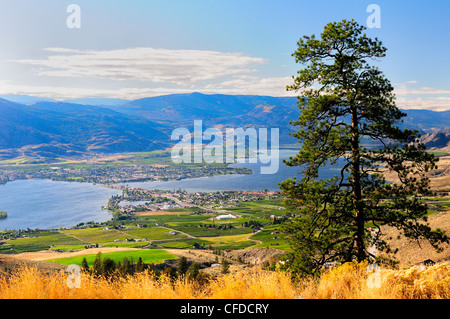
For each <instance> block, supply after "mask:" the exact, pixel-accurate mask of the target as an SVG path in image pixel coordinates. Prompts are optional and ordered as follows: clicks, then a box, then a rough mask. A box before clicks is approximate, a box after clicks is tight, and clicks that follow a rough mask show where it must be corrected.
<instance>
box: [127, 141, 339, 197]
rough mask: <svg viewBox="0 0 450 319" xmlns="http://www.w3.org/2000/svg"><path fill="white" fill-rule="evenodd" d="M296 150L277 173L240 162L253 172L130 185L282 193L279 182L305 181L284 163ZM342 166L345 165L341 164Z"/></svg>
mask: <svg viewBox="0 0 450 319" xmlns="http://www.w3.org/2000/svg"><path fill="white" fill-rule="evenodd" d="M297 152H298V151H296V150H280V158H279V169H278V172H277V173H276V174H261V172H260V166H261V165H266V166H267V165H268V164H261V163H248V162H246V163H236V164H231V165H230V166H233V167H245V168H250V169H252V171H253V174H251V175H236V174H233V175H217V176H210V177H199V178H192V179H184V180H178V181H164V182H136V183H126V185H128V186H129V187H131V188H142V189H160V190H177V189H182V190H185V191H188V192H194V193H195V192H216V191H222V190H241V191H262V190H265V189H268V190H269V191H278V190H279V186H278V183H280V182H282V181H285V180H286V179H288V178H292V177H294V176H297V179H300V178H301V175H300V173H301V169H300V168H299V167H288V166H286V164H284V163H283V162H282V161H283V159H288V158H289V156H294V155H295V154H296V153H297ZM339 164H340V165H342V163H339ZM338 169H339V165H338V166H336V167H334V166H327V167H325V168H324V169H322V170H321V173H322V174H323V175H321V178H330V177H332V176H333V175H336V174H338V173H339V171H338Z"/></svg>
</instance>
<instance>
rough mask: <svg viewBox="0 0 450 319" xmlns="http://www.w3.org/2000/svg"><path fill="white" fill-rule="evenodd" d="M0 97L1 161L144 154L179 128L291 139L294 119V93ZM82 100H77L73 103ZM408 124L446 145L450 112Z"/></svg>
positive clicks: (416, 115) (423, 114) (415, 113)
mask: <svg viewBox="0 0 450 319" xmlns="http://www.w3.org/2000/svg"><path fill="white" fill-rule="evenodd" d="M4 97H6V98H9V99H10V100H12V101H20V102H21V103H23V104H19V103H16V102H12V101H9V100H6V99H0V125H1V126H0V159H10V158H14V157H18V156H29V157H37V158H56V157H61V156H64V157H69V156H79V155H83V154H87V153H120V152H138V151H149V150H155V149H163V148H167V147H170V145H171V141H170V134H171V132H172V131H173V130H174V129H175V128H177V127H180V126H182V127H188V128H189V129H191V130H192V127H193V124H194V120H202V121H203V128H204V129H206V128H208V127H213V126H215V127H220V128H223V127H233V128H237V127H242V128H246V127H255V128H260V127H265V128H279V129H280V144H293V143H296V140H295V139H294V138H293V137H292V136H290V133H292V132H294V130H295V128H294V127H293V126H291V124H290V121H293V120H295V119H297V118H298V116H299V114H300V111H299V109H298V107H297V98H296V97H270V96H256V95H221V94H214V95H206V94H201V93H190V94H173V95H165V96H157V97H150V98H144V99H139V100H134V101H127V100H120V99H78V100H72V101H64V102H56V101H53V100H51V99H43V98H35V97H31V96H4ZM74 102H76V103H74ZM405 112H406V113H407V114H408V116H407V117H406V118H405V119H404V123H403V124H402V126H406V127H408V128H413V129H418V130H420V131H421V133H422V134H425V135H426V136H425V137H424V138H425V139H426V143H427V146H429V147H430V148H433V149H440V148H446V147H447V148H448V141H449V134H450V133H448V131H447V133H439V131H443V130H445V129H446V128H448V127H449V125H450V124H449V123H450V111H446V112H434V111H428V110H406V111H405Z"/></svg>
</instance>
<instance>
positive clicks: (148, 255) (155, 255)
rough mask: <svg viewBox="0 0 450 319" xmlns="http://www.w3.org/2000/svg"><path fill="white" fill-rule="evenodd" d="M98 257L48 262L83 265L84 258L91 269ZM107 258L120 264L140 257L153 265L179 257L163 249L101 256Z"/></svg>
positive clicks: (50, 260) (58, 259)
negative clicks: (125, 259) (125, 260)
mask: <svg viewBox="0 0 450 319" xmlns="http://www.w3.org/2000/svg"><path fill="white" fill-rule="evenodd" d="M96 256H97V255H96V254H91V255H84V256H76V257H69V258H56V259H49V260H46V261H47V262H53V263H58V264H63V265H81V263H82V261H83V258H86V261H87V263H88V265H89V267H91V266H92V265H93V263H94V260H95V257H96ZM105 257H108V258H111V259H112V260H114V261H115V262H118V261H120V262H122V261H123V259H124V258H125V257H126V258H127V259H128V260H130V261H134V262H136V261H137V260H138V259H139V257H140V258H142V261H143V262H144V263H146V264H152V263H153V264H157V263H162V262H164V261H165V260H169V259H177V258H178V257H177V256H175V255H172V254H170V253H168V252H167V251H165V250H162V249H140V250H130V251H121V252H114V253H105V254H101V258H102V259H103V258H105Z"/></svg>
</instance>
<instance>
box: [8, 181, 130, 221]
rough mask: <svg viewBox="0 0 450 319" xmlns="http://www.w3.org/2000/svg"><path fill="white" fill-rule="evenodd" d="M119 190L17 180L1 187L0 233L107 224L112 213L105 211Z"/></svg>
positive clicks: (75, 184) (80, 184)
mask: <svg viewBox="0 0 450 319" xmlns="http://www.w3.org/2000/svg"><path fill="white" fill-rule="evenodd" d="M116 194H121V192H120V191H118V190H115V189H110V188H106V187H103V186H101V185H93V184H87V183H70V182H53V181H49V180H18V181H14V182H10V183H7V184H5V185H0V210H4V211H6V212H8V217H7V218H6V219H1V220H0V230H4V229H26V228H31V229H35V228H41V229H55V228H59V227H63V228H68V227H72V226H75V225H76V224H78V223H81V222H89V221H94V222H104V221H107V220H109V219H111V217H112V214H111V213H109V212H107V211H105V210H102V209H101V207H102V206H106V204H107V202H108V199H109V198H110V197H111V196H113V195H116Z"/></svg>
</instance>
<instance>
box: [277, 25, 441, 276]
mask: <svg viewBox="0 0 450 319" xmlns="http://www.w3.org/2000/svg"><path fill="white" fill-rule="evenodd" d="M364 30H365V27H363V26H360V25H358V23H356V22H355V21H354V20H351V21H347V20H343V21H341V22H333V23H329V24H328V25H326V26H325V28H324V31H323V32H322V34H321V37H320V38H319V39H317V38H316V37H315V35H312V36H304V37H303V38H302V39H300V40H299V42H298V49H297V50H296V51H295V52H294V53H293V56H294V57H295V60H296V62H297V63H300V64H302V65H303V66H304V67H303V68H302V69H301V70H300V71H299V72H298V76H296V77H294V84H293V85H292V86H289V87H288V90H295V91H298V90H301V91H302V92H301V96H299V98H298V107H299V109H300V113H301V114H300V116H299V119H298V120H296V121H293V122H292V124H293V125H294V126H296V127H297V128H298V130H297V131H296V132H295V133H293V136H294V137H296V138H297V139H298V141H299V142H300V143H301V145H302V148H301V150H300V152H299V153H298V154H297V155H296V156H295V157H292V158H290V159H289V160H288V161H286V164H287V165H288V166H300V167H301V168H302V174H303V177H302V178H301V179H300V180H297V179H296V178H292V179H288V180H286V181H285V182H283V183H281V185H280V186H281V189H282V190H283V193H284V195H285V196H286V201H285V206H286V208H287V211H290V212H291V214H292V216H295V218H293V219H290V220H289V221H288V222H286V223H285V224H284V226H283V227H282V233H283V234H284V236H285V237H286V239H287V241H288V242H289V244H290V245H291V247H292V253H290V254H288V256H287V258H286V262H287V265H288V266H289V267H290V268H291V269H292V270H293V271H294V272H298V273H302V274H315V273H317V271H318V270H319V269H321V267H322V266H323V265H324V264H325V263H327V262H345V261H363V260H366V259H370V258H374V257H376V256H375V255H374V254H373V250H371V249H370V248H373V247H376V248H377V249H378V250H381V251H385V252H388V253H389V252H391V249H390V247H389V243H388V242H387V241H386V240H385V239H382V235H383V228H382V226H392V227H396V228H398V229H399V230H401V231H402V233H403V236H405V237H407V238H410V239H413V240H419V239H427V240H428V241H429V242H430V243H431V244H432V245H433V246H434V247H435V248H436V249H439V248H440V243H443V242H448V238H447V236H446V235H445V234H444V233H443V232H442V231H441V230H439V229H436V230H432V229H431V228H430V227H429V226H428V225H427V224H426V214H427V206H426V204H423V203H422V202H421V201H420V199H421V196H424V195H428V194H429V193H430V188H429V179H428V177H427V176H426V173H427V172H429V171H430V170H432V169H434V168H436V163H437V159H436V158H435V157H434V156H433V155H431V154H429V153H427V152H426V151H425V146H424V145H423V144H421V143H420V142H419V140H418V137H419V136H418V132H417V131H414V130H410V129H407V128H404V129H401V128H400V125H401V123H402V118H403V117H405V116H406V114H405V113H403V112H401V111H400V110H399V109H398V107H397V106H396V105H395V96H394V93H393V87H392V85H391V83H390V82H389V80H388V79H386V78H385V76H384V75H383V73H382V72H381V71H380V70H379V69H378V67H375V66H374V65H373V63H374V62H372V63H369V60H372V61H377V60H379V59H381V58H382V57H384V56H385V55H386V48H385V47H383V45H382V43H381V41H379V40H378V39H376V38H375V39H371V38H368V37H367V35H366V34H365V33H363V31H364ZM365 142H369V143H371V144H375V143H376V144H377V145H378V147H375V148H369V147H367V146H366V144H365ZM325 165H339V167H340V171H339V172H338V174H337V175H336V176H335V177H333V178H329V179H323V178H321V172H320V168H322V167H324V166H325ZM384 169H386V170H389V171H391V172H394V173H396V175H397V177H398V182H395V183H393V182H389V181H386V179H385V177H384V175H383V170H384ZM368 223H371V225H372V226H373V229H368Z"/></svg>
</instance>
